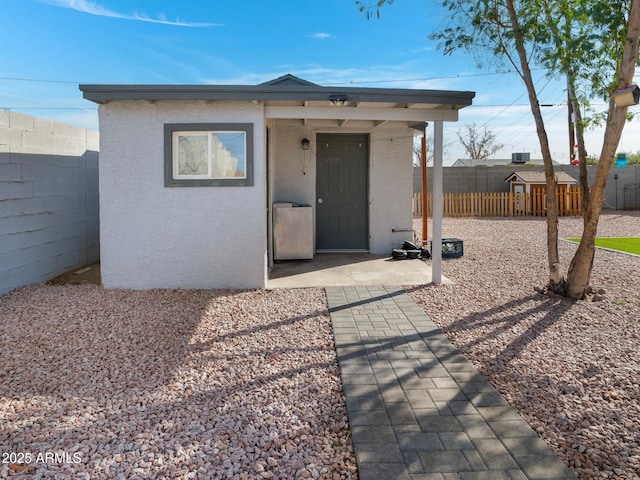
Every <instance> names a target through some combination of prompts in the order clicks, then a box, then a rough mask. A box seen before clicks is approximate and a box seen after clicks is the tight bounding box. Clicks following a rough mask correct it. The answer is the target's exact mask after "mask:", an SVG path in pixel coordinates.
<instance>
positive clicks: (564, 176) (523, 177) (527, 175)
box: [505, 171, 576, 184]
mask: <svg viewBox="0 0 640 480" xmlns="http://www.w3.org/2000/svg"><path fill="white" fill-rule="evenodd" d="M513 181H515V182H522V183H533V184H540V183H546V182H547V180H546V177H545V174H544V172H523V171H520V172H513V173H512V174H511V175H509V176H508V177H507V178H506V179H505V182H513ZM556 182H557V183H571V184H573V183H576V179H575V178H573V177H572V176H571V175H569V174H568V173H566V172H556Z"/></svg>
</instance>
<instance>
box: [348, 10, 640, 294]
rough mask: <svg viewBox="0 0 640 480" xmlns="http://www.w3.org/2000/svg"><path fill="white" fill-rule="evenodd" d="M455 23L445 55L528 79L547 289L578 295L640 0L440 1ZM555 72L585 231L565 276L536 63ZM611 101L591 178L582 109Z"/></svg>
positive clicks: (637, 38)
mask: <svg viewBox="0 0 640 480" xmlns="http://www.w3.org/2000/svg"><path fill="white" fill-rule="evenodd" d="M440 2H441V4H442V5H443V6H444V7H445V8H446V9H448V11H449V18H450V23H449V24H448V25H447V26H446V27H444V28H442V29H440V30H439V31H436V32H433V33H432V34H431V38H432V39H434V40H438V41H439V42H440V43H439V47H440V48H441V49H442V50H443V52H444V53H445V54H452V53H453V52H454V51H456V50H462V51H466V52H467V53H470V54H471V55H473V56H474V57H475V59H476V62H477V64H478V65H479V66H481V67H482V66H484V65H485V63H487V62H488V61H495V62H496V63H497V65H496V66H497V67H501V66H504V65H509V66H511V67H512V68H513V69H514V70H515V71H517V73H518V75H519V76H520V78H521V79H522V81H523V83H524V85H525V87H526V90H527V94H528V98H529V103H530V107H531V112H532V115H533V119H534V123H535V128H536V134H537V136H538V141H539V143H540V149H541V152H542V158H543V161H544V173H545V180H546V200H547V261H548V267H549V283H548V285H547V287H548V288H549V289H550V290H551V291H553V292H555V293H559V294H561V295H564V296H567V297H569V298H573V299H580V298H584V296H585V295H586V294H587V292H588V288H589V282H590V279H591V271H592V268H593V259H594V256H595V237H596V232H597V227H598V220H599V217H600V213H601V209H602V204H603V201H604V190H605V186H606V182H607V179H608V176H609V171H610V168H611V165H612V163H613V159H614V155H615V152H616V149H617V147H618V144H619V142H620V137H621V135H622V131H623V128H624V125H625V122H626V119H627V115H628V111H627V107H625V106H616V104H615V101H614V98H613V94H614V92H615V91H616V90H617V89H619V88H624V87H627V86H629V85H631V84H632V82H633V75H634V72H635V67H636V65H637V63H638V45H639V43H640V0H440ZM391 3H393V0H379V1H378V2H377V3H376V4H374V5H372V6H366V5H364V4H360V3H358V6H359V8H360V9H361V10H363V11H365V12H367V14H368V16H369V17H370V16H371V15H372V13H373V12H375V13H376V14H377V15H379V12H380V8H382V7H383V6H384V5H385V4H387V5H388V4H391ZM534 67H535V68H538V67H543V68H546V69H547V73H548V75H549V76H553V77H557V76H563V77H564V78H565V80H566V85H567V96H568V102H569V104H570V105H571V107H572V110H573V112H575V114H576V121H575V125H577V127H578V136H577V141H578V144H579V155H580V159H581V160H582V161H580V185H581V188H582V190H583V193H584V196H585V200H584V203H583V234H582V239H581V242H580V244H579V246H578V249H577V250H576V253H575V254H574V256H573V258H572V260H571V262H570V265H569V268H568V270H567V275H566V277H565V275H564V273H563V269H562V265H561V263H560V257H559V254H558V203H557V199H556V193H555V192H556V180H555V171H554V166H553V162H552V159H551V151H550V148H549V139H548V136H547V132H546V129H545V124H544V119H543V117H542V113H541V106H540V102H539V97H538V91H537V89H536V84H535V81H534V79H533V75H532V68H534ZM594 94H595V95H600V96H601V97H604V98H606V99H607V100H608V110H607V113H606V123H605V131H604V139H603V145H602V150H601V151H600V155H599V161H598V166H597V171H596V175H595V179H594V181H593V184H592V185H589V184H588V182H587V174H586V173H587V171H586V164H587V162H586V157H587V154H586V150H585V149H584V140H583V139H582V138H581V135H582V129H583V128H584V125H585V123H586V121H585V120H584V119H582V118H580V113H581V111H580V110H581V109H580V106H581V105H584V103H585V102H586V101H587V100H586V99H588V98H590V97H593V95H594Z"/></svg>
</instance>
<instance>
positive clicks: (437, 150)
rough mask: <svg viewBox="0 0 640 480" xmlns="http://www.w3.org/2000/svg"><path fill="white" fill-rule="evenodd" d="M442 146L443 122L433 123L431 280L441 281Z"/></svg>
mask: <svg viewBox="0 0 640 480" xmlns="http://www.w3.org/2000/svg"><path fill="white" fill-rule="evenodd" d="M442 148H443V123H442V121H435V122H434V123H433V213H432V217H433V232H432V234H431V235H432V236H431V239H432V242H431V280H432V282H433V283H435V284H436V285H438V284H440V283H442V205H443V197H442V177H443V171H442Z"/></svg>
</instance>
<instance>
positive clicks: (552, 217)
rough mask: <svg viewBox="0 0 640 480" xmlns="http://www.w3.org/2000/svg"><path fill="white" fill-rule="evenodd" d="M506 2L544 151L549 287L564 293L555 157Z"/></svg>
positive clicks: (520, 39) (509, 3) (513, 15)
mask: <svg viewBox="0 0 640 480" xmlns="http://www.w3.org/2000/svg"><path fill="white" fill-rule="evenodd" d="M638 1H640V0H638ZM506 4H507V10H508V11H509V15H510V17H511V22H512V28H513V33H514V41H515V45H516V51H517V52H518V57H519V59H520V66H521V67H522V71H521V77H522V80H523V81H524V84H525V86H526V87H527V92H528V94H529V103H530V104H531V112H532V113H533V118H534V120H535V123H536V133H537V134H538V139H539V141H540V149H541V151H542V159H543V161H544V176H545V180H546V188H547V192H546V200H547V205H546V207H547V208H546V213H547V260H548V264H549V289H551V290H553V291H554V292H558V293H561V294H563V295H564V277H563V275H562V268H561V266H560V256H559V254H558V199H557V197H556V175H555V171H554V168H553V161H552V159H551V149H550V148H549V138H548V136H547V131H546V130H545V128H544V120H543V118H542V111H541V110H540V102H539V101H538V94H537V92H536V88H535V84H534V82H533V77H532V75H531V68H530V67H529V60H528V57H527V50H526V47H525V42H524V36H523V34H522V30H521V28H520V24H519V22H518V15H517V13H516V9H515V6H514V4H513V0H508V1H507V2H506Z"/></svg>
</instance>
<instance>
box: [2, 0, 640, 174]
mask: <svg viewBox="0 0 640 480" xmlns="http://www.w3.org/2000/svg"><path fill="white" fill-rule="evenodd" d="M371 3H375V2H373V0H372V2H371ZM437 3H439V2H435V1H433V0H396V2H395V3H394V4H393V5H392V6H391V7H386V8H384V9H382V11H381V17H380V19H379V20H378V19H376V18H375V17H374V18H372V19H371V20H367V19H366V18H365V16H364V15H363V14H362V13H361V12H359V11H358V8H357V6H356V4H355V1H354V0H278V1H277V2H269V1H256V0H248V1H245V2H235V1H229V0H189V1H185V2H178V1H176V0H138V1H133V0H95V1H94V0H0V11H2V19H3V21H2V29H0V41H1V42H2V45H3V46H4V47H3V53H2V61H1V62H0V108H8V109H12V110H15V111H18V112H22V113H26V114H29V115H33V116H37V117H43V118H50V119H53V120H56V121H60V122H64V123H69V124H72V125H77V126H81V127H85V128H91V129H96V130H97V129H98V119H97V106H96V105H94V104H93V103H91V102H88V101H86V100H83V99H82V94H81V92H80V91H79V90H78V84H79V83H108V84H119V83H123V84H129V83H179V84H181V83H186V84H202V83H220V84H257V83H261V82H264V81H267V80H270V79H273V78H276V77H279V76H281V75H284V74H286V73H291V74H294V75H297V76H299V77H301V78H304V79H306V80H309V81H312V82H315V83H319V84H321V85H340V86H349V85H354V86H356V85H357V86H369V87H390V88H427V89H429V88H433V89H445V90H472V91H475V92H476V98H475V99H474V105H473V106H472V107H469V108H466V109H464V110H462V111H461V113H460V121H459V123H458V124H446V125H445V144H446V148H445V164H447V163H451V162H453V161H454V160H455V159H456V158H459V157H464V156H465V154H464V150H463V149H462V148H461V147H460V146H459V142H458V141H457V140H458V139H457V135H456V132H457V131H458V130H459V129H460V128H461V127H462V126H463V125H465V124H472V123H475V124H476V125H478V126H481V127H487V128H488V129H489V130H490V131H492V132H493V133H495V134H496V136H497V137H498V141H499V143H502V144H504V148H503V149H502V150H501V151H500V152H499V153H498V154H497V155H495V156H496V157H501V158H510V157H511V153H512V152H530V153H531V156H532V158H540V157H541V154H540V147H539V145H538V143H537V137H536V136H535V130H534V127H533V120H532V116H531V113H530V109H529V106H528V104H527V95H526V93H525V89H524V86H523V85H522V82H521V80H520V79H519V78H518V77H517V76H516V75H515V74H514V73H502V74H496V73H495V70H492V69H486V70H479V69H477V68H476V65H475V62H474V60H473V59H472V58H470V57H468V56H465V55H463V54H462V53H459V54H455V55H454V56H448V57H445V56H443V54H442V52H441V51H439V50H437V44H436V43H435V42H433V41H431V40H429V38H428V36H429V33H430V32H431V31H432V30H433V29H434V28H437V27H438V26H442V25H446V22H447V16H446V13H445V12H443V11H442V10H441V9H440V8H439V7H437V6H436V4H437ZM537 77H538V78H537V81H538V86H539V88H540V89H541V94H540V97H541V103H545V104H554V105H556V106H553V107H547V108H545V119H546V120H547V122H548V133H549V136H550V139H551V143H552V145H551V148H552V152H553V154H554V157H555V159H556V160H557V161H559V162H561V163H568V149H569V147H568V134H567V110H566V106H564V104H565V103H566V93H565V91H564V88H563V85H562V82H557V81H554V80H551V81H549V80H548V79H547V78H545V77H544V75H543V72H537ZM635 108H637V107H635ZM601 144H602V131H593V132H589V133H588V135H587V148H588V150H589V153H590V154H594V155H597V154H598V153H599V149H600V147H601ZM620 149H621V150H626V151H637V150H640V124H639V120H634V121H633V122H632V123H630V124H629V125H627V127H626V129H625V133H624V135H623V139H622V144H621V147H620Z"/></svg>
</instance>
